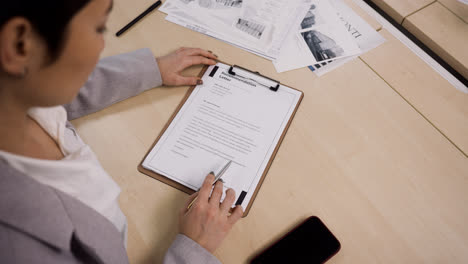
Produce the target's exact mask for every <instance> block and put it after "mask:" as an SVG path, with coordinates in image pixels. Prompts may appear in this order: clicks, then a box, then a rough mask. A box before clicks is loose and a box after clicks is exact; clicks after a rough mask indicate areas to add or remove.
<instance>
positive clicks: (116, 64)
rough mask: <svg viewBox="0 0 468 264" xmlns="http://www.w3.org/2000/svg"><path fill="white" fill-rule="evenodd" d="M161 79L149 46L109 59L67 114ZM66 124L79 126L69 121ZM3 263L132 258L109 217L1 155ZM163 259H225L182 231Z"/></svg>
mask: <svg viewBox="0 0 468 264" xmlns="http://www.w3.org/2000/svg"><path fill="white" fill-rule="evenodd" d="M161 84H162V81H161V75H160V73H159V68H158V65H157V63H156V60H155V58H154V56H153V54H152V53H151V51H150V50H148V49H143V50H138V51H135V52H132V53H128V54H123V55H118V56H113V57H109V58H105V59H103V60H101V61H100V62H99V64H98V66H97V68H96V70H95V71H94V72H93V74H92V75H91V77H90V78H89V80H88V82H87V83H86V85H85V86H84V87H83V88H82V89H81V90H80V92H79V95H78V96H77V97H76V99H74V100H73V102H71V103H70V104H68V105H66V106H65V108H66V109H67V112H68V118H69V119H74V118H78V117H81V116H83V115H87V114H90V113H93V112H96V111H99V110H101V109H102V108H104V107H107V106H109V105H111V104H113V103H116V102H119V101H122V100H124V99H126V98H129V97H131V96H134V95H137V94H139V93H141V92H143V91H145V90H148V89H151V88H153V87H156V86H160V85H161ZM67 128H68V129H72V130H73V131H75V130H74V128H73V126H72V125H71V123H69V122H68V124H67ZM64 177H66V175H64ZM0 262H1V263H51V264H53V263H112V264H119V263H128V257H127V254H126V252H125V247H124V244H123V241H122V237H121V235H120V234H119V232H118V230H117V229H116V228H115V227H114V225H113V224H112V223H111V222H109V221H108V220H107V219H106V218H105V217H104V216H102V215H100V214H99V213H98V212H96V211H94V210H93V209H91V208H90V207H88V206H86V205H85V204H83V203H82V202H80V201H78V200H76V199H74V198H72V197H71V196H69V195H67V194H65V193H63V192H61V191H59V190H56V189H54V188H52V187H49V186H47V185H44V184H41V183H39V182H37V181H36V180H34V179H32V178H31V177H29V176H28V175H25V174H23V173H21V172H19V171H17V170H16V169H14V168H13V167H11V166H10V165H9V164H8V163H7V162H6V161H5V160H3V159H1V158H0ZM164 263H165V264H173V263H220V262H219V261H218V260H217V259H216V258H215V257H214V256H213V255H212V254H210V253H209V252H208V251H207V250H205V249H204V248H203V247H201V246H200V245H198V244H197V243H196V242H194V241H193V240H191V239H190V238H188V237H186V236H184V235H181V234H179V235H177V237H176V238H175V240H174V242H173V243H172V245H171V247H170V248H169V250H168V252H167V253H166V256H165V258H164Z"/></svg>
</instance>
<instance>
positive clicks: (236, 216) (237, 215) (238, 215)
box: [228, 205, 244, 225]
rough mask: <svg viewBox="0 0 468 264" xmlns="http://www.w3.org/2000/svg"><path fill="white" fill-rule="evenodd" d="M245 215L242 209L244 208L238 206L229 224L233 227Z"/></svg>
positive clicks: (229, 219)
mask: <svg viewBox="0 0 468 264" xmlns="http://www.w3.org/2000/svg"><path fill="white" fill-rule="evenodd" d="M243 214H244V210H243V209H242V206H240V205H238V206H236V208H235V209H234V211H233V212H232V214H231V215H230V216H229V217H228V222H229V223H230V224H231V225H234V224H235V223H236V222H237V221H239V219H241V217H242V215H243Z"/></svg>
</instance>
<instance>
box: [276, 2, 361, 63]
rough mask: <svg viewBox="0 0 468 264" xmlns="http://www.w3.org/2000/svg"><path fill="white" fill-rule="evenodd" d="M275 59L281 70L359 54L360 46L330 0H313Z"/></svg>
mask: <svg viewBox="0 0 468 264" xmlns="http://www.w3.org/2000/svg"><path fill="white" fill-rule="evenodd" d="M297 24H298V30H294V29H293V30H291V32H290V34H289V36H288V39H287V40H286V42H285V43H284V46H283V47H282V50H281V54H280V56H279V57H278V58H277V60H276V61H275V62H274V65H275V67H276V70H277V71H278V72H285V71H289V70H294V69H298V68H302V67H306V66H309V65H313V64H317V63H322V62H327V61H330V60H332V59H337V58H344V57H349V56H354V55H357V54H359V53H360V52H361V50H360V48H359V46H358V45H357V43H356V42H355V40H354V38H353V37H351V36H350V35H349V34H348V32H347V30H346V28H345V27H344V26H343V23H342V22H341V21H340V20H339V18H338V16H337V14H336V11H335V10H334V8H333V7H332V6H331V4H330V3H329V2H328V1H327V0H311V1H310V2H309V4H308V8H307V9H306V13H305V14H304V16H302V17H300V19H299V21H298V22H297Z"/></svg>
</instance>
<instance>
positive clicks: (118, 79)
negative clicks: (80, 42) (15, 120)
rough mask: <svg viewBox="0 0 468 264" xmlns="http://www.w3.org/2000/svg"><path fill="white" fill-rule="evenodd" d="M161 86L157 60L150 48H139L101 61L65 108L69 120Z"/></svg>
mask: <svg viewBox="0 0 468 264" xmlns="http://www.w3.org/2000/svg"><path fill="white" fill-rule="evenodd" d="M161 85H162V78H161V73H160V71H159V67H158V63H157V62H156V58H155V57H154V56H153V53H152V52H151V51H150V50H149V49H140V50H137V51H134V52H130V53H126V54H121V55H116V56H111V57H107V58H104V59H102V60H100V61H99V63H98V65H97V66H96V69H95V70H94V71H93V73H92V74H91V76H90V77H89V79H88V81H87V82H86V84H85V86H83V87H82V88H81V89H80V91H79V93H78V95H77V97H76V98H75V99H74V100H73V101H72V102H70V103H69V104H67V105H64V107H65V109H66V110H67V113H68V119H69V120H72V119H75V118H79V117H82V116H84V115H88V114H91V113H94V112H97V111H99V110H101V109H103V108H105V107H108V106H110V105H112V104H114V103H117V102H120V101H122V100H124V99H127V98H129V97H132V96H135V95H138V94H140V93H142V92H144V91H146V90H149V89H151V88H154V87H157V86H161Z"/></svg>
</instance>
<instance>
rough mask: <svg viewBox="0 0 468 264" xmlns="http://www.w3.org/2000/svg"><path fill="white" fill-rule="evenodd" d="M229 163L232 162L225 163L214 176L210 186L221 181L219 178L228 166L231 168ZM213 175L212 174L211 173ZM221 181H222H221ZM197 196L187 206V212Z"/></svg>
mask: <svg viewBox="0 0 468 264" xmlns="http://www.w3.org/2000/svg"><path fill="white" fill-rule="evenodd" d="M231 163H232V160H230V161H229V162H228V163H226V165H224V167H223V168H222V169H221V171H219V173H218V175H216V177H215V179H214V181H213V183H212V184H211V185H212V186H213V185H215V184H216V183H217V182H218V181H219V180H221V177H222V176H223V174H224V173H225V172H226V171H227V169H228V168H229V166H231ZM213 174H214V173H213ZM221 181H223V180H221ZM198 191H200V189H198ZM197 198H198V196H197V197H195V199H193V201H192V202H191V203H190V204H189V205H188V206H187V210H189V209H190V207H192V205H193V204H194V203H195V201H196V200H197Z"/></svg>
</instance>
